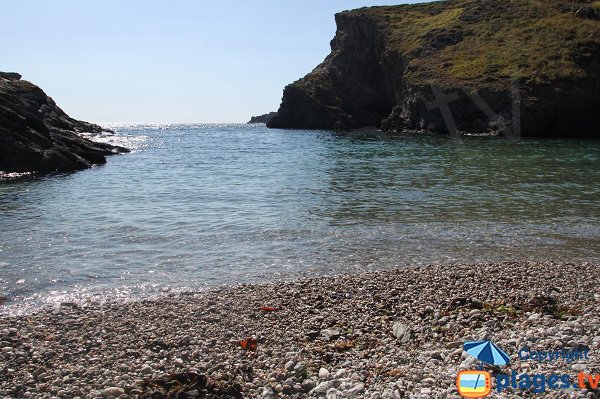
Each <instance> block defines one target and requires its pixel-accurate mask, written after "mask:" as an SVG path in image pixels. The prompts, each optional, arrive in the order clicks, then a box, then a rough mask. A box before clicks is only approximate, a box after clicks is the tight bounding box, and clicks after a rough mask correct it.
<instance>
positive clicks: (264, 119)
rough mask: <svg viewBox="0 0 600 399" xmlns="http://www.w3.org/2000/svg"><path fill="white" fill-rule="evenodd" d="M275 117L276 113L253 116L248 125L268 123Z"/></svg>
mask: <svg viewBox="0 0 600 399" xmlns="http://www.w3.org/2000/svg"><path fill="white" fill-rule="evenodd" d="M275 116H277V112H269V113H268V114H264V115H259V116H253V117H252V118H250V120H249V121H248V123H269V121H270V120H271V119H273V118H274V117H275Z"/></svg>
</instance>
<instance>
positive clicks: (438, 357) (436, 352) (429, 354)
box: [425, 351, 444, 360]
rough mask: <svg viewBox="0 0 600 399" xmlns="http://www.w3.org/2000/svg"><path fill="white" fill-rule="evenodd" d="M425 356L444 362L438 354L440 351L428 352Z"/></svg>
mask: <svg viewBox="0 0 600 399" xmlns="http://www.w3.org/2000/svg"><path fill="white" fill-rule="evenodd" d="M425 354H426V355H427V356H429V357H430V358H432V359H438V360H444V357H443V356H442V352H440V351H429V352H425Z"/></svg>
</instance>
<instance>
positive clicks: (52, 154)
mask: <svg viewBox="0 0 600 399" xmlns="http://www.w3.org/2000/svg"><path fill="white" fill-rule="evenodd" d="M100 132H102V128H101V127H100V126H97V125H94V124H91V123H87V122H82V121H78V120H75V119H73V118H71V117H69V116H68V115H67V114H65V113H64V112H63V111H62V110H61V109H60V108H59V107H58V106H57V105H56V104H55V102H54V101H53V100H52V99H51V98H50V97H48V96H47V95H46V93H44V91H43V90H42V89H40V88H39V87H37V86H36V85H34V84H32V83H29V82H27V81H24V80H21V75H19V74H17V73H6V72H0V171H2V172H36V173H49V172H68V171H73V170H79V169H85V168H88V167H90V166H92V165H96V164H102V163H105V162H106V156H107V155H111V154H115V153H121V152H127V149H125V148H121V147H114V146H111V145H108V144H101V143H95V142H93V141H90V140H88V139H85V138H83V137H81V136H80V135H79V133H100Z"/></svg>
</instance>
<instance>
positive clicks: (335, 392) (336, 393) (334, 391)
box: [325, 388, 345, 399]
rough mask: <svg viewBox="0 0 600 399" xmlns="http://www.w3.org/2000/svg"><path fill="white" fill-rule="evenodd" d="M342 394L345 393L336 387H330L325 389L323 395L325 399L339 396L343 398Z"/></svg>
mask: <svg viewBox="0 0 600 399" xmlns="http://www.w3.org/2000/svg"><path fill="white" fill-rule="evenodd" d="M344 396H345V395H344V394H343V393H342V392H340V391H338V390H337V389H335V388H330V389H329V390H328V391H327V394H326V396H325V397H326V398H327V399H339V398H343V397H344Z"/></svg>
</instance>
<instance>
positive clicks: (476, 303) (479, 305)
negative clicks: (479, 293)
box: [471, 298, 483, 309]
mask: <svg viewBox="0 0 600 399" xmlns="http://www.w3.org/2000/svg"><path fill="white" fill-rule="evenodd" d="M471 307H472V308H473V309H483V301H482V300H481V299H478V298H471Z"/></svg>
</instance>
